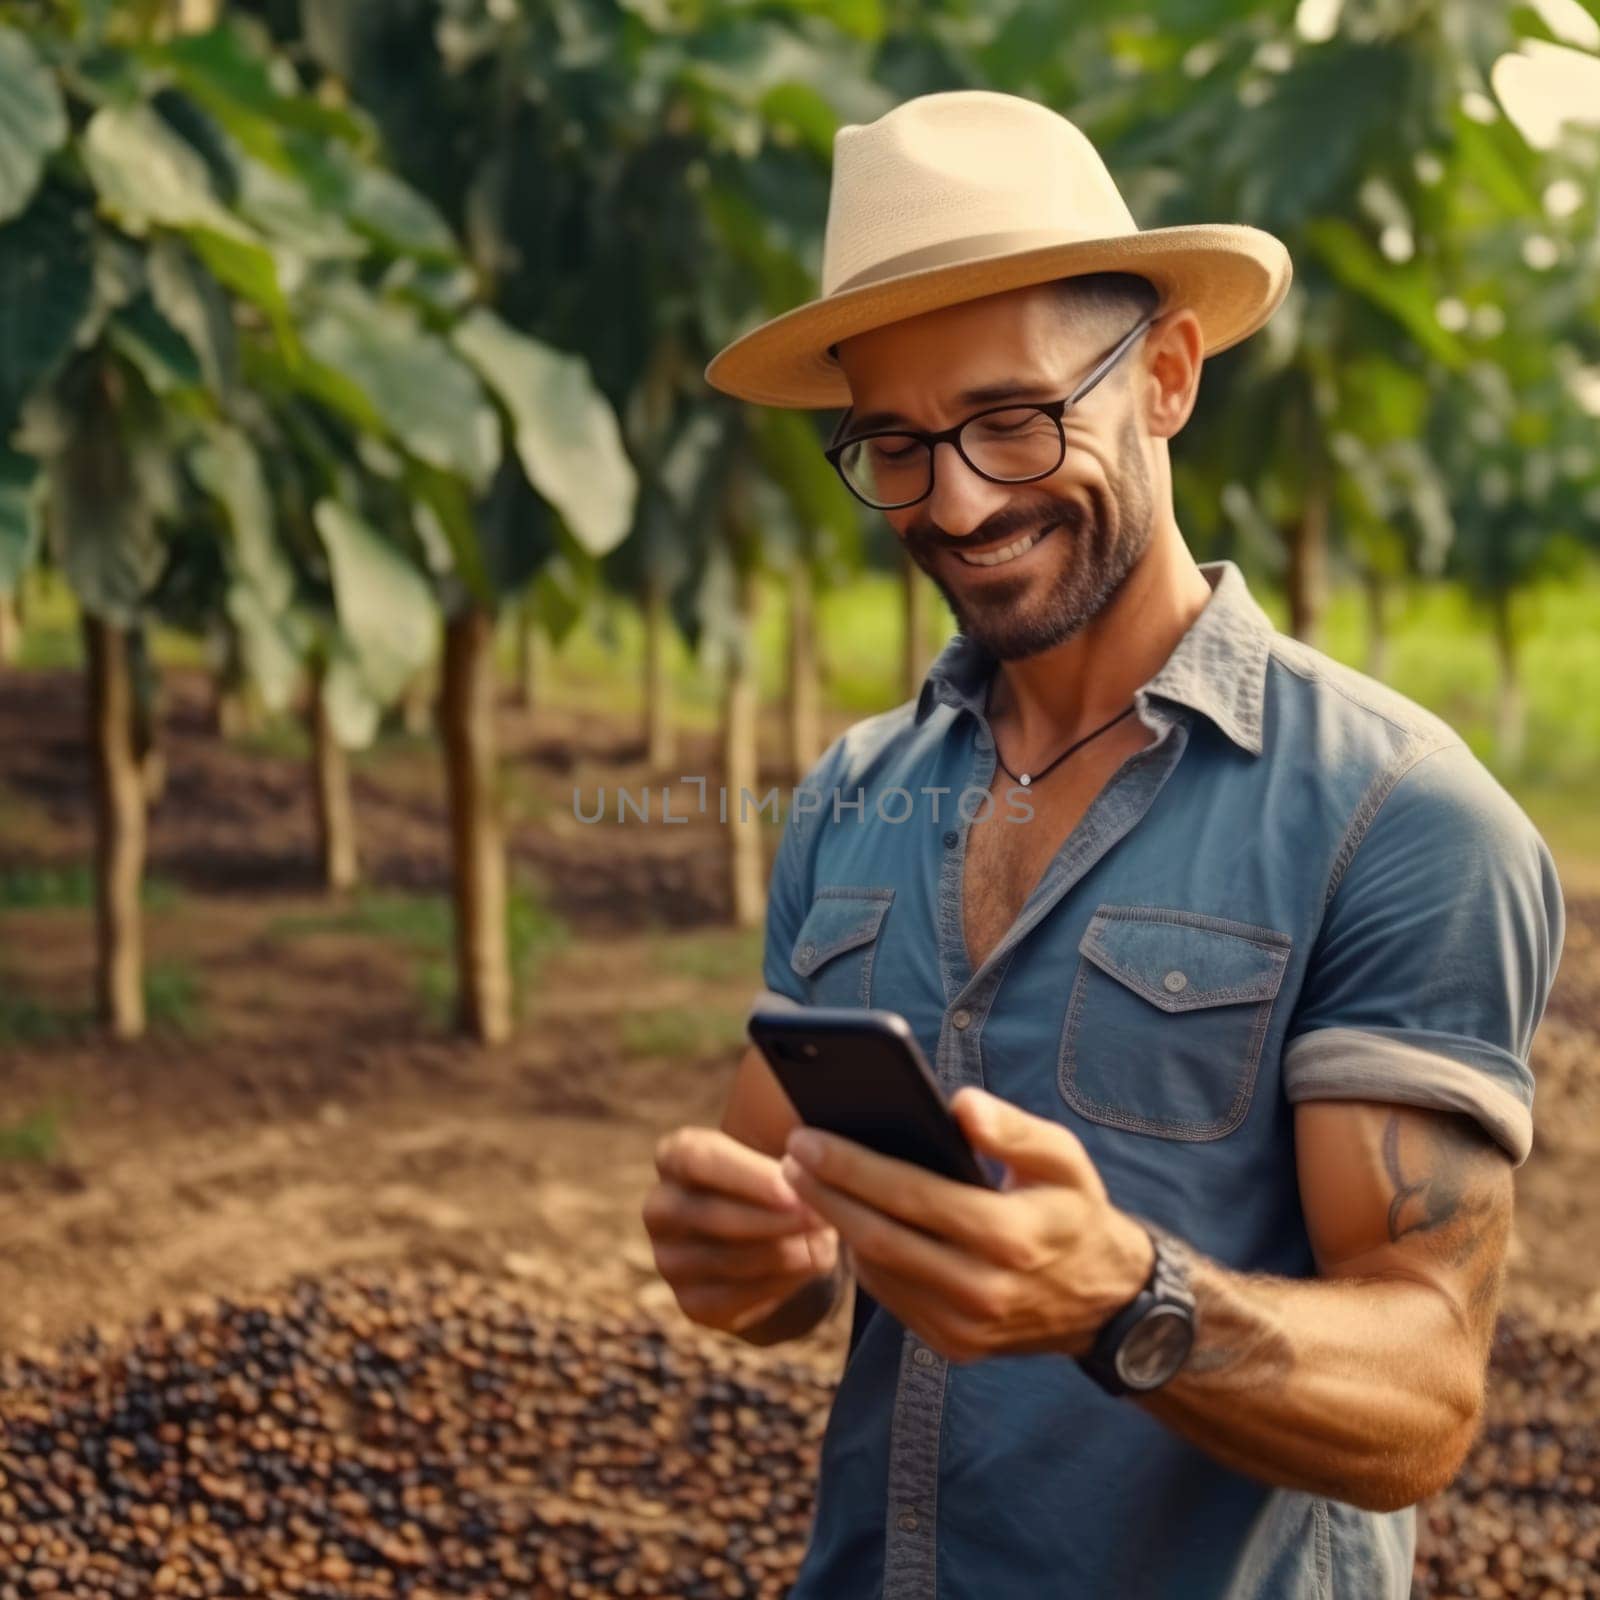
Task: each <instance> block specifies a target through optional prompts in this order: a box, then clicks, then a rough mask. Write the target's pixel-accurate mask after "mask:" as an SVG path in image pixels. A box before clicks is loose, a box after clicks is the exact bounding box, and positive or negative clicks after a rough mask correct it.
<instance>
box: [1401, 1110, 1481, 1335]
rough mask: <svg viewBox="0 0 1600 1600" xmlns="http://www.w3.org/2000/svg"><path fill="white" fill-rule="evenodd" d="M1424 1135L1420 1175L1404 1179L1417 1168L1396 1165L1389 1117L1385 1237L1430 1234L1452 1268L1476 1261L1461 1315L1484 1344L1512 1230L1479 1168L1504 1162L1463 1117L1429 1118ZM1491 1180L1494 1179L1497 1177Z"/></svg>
mask: <svg viewBox="0 0 1600 1600" xmlns="http://www.w3.org/2000/svg"><path fill="white" fill-rule="evenodd" d="M1413 1126H1415V1124H1413ZM1426 1129H1427V1133H1426V1137H1427V1140H1428V1151H1427V1155H1426V1156H1425V1157H1424V1158H1423V1160H1422V1161H1421V1163H1420V1171H1419V1172H1418V1175H1417V1176H1415V1177H1412V1178H1408V1177H1407V1176H1406V1171H1405V1167H1406V1166H1407V1165H1410V1166H1413V1167H1416V1166H1418V1165H1419V1163H1418V1162H1416V1161H1415V1160H1412V1161H1410V1162H1408V1163H1404V1164H1403V1163H1402V1161H1401V1157H1400V1118H1399V1117H1398V1116H1391V1117H1390V1118H1389V1120H1388V1122H1387V1123H1385V1125H1384V1130H1383V1161H1384V1167H1385V1170H1386V1171H1387V1172H1388V1174H1389V1179H1390V1182H1392V1183H1393V1184H1394V1199H1393V1200H1392V1201H1391V1202H1390V1205H1389V1237H1390V1238H1391V1239H1393V1240H1400V1239H1403V1238H1406V1237H1408V1236H1411V1235H1416V1234H1431V1235H1433V1236H1434V1243H1435V1247H1436V1250H1437V1254H1438V1257H1439V1259H1440V1260H1441V1261H1443V1262H1444V1263H1446V1264H1447V1265H1448V1266H1451V1267H1465V1266H1467V1265H1468V1264H1469V1263H1471V1262H1472V1261H1473V1260H1474V1259H1475V1258H1481V1260H1482V1265H1481V1267H1480V1268H1479V1270H1478V1271H1477V1272H1476V1274H1475V1275H1474V1277H1473V1279H1472V1282H1471V1285H1470V1287H1469V1289H1468V1292H1467V1304H1466V1308H1465V1309H1466V1314H1467V1317H1468V1319H1469V1321H1471V1322H1472V1323H1473V1324H1474V1325H1475V1326H1476V1327H1477V1328H1478V1330H1479V1336H1480V1338H1487V1337H1488V1329H1489V1327H1490V1323H1491V1319H1492V1316H1493V1312H1494V1307H1495V1305H1496V1303H1497V1302H1498V1300H1499V1297H1500V1288H1501V1281H1502V1278H1503V1267H1502V1262H1501V1253H1500V1249H1499V1246H1500V1245H1502V1244H1503V1243H1504V1239H1505V1235H1506V1233H1507V1232H1508V1231H1509V1230H1510V1217H1509V1215H1508V1214H1507V1213H1506V1212H1505V1211H1504V1209H1503V1208H1502V1207H1501V1206H1500V1205H1499V1203H1498V1193H1499V1186H1498V1184H1497V1185H1496V1189H1495V1190H1491V1189H1490V1188H1489V1187H1488V1186H1487V1184H1486V1183H1485V1181H1484V1178H1485V1170H1486V1169H1485V1162H1495V1163H1498V1162H1499V1161H1501V1160H1502V1157H1501V1156H1500V1155H1499V1154H1498V1152H1496V1151H1494V1150H1493V1149H1492V1148H1491V1146H1490V1145H1489V1143H1488V1142H1487V1136H1486V1135H1485V1134H1484V1133H1483V1132H1482V1130H1481V1129H1479V1127H1478V1126H1477V1124H1476V1123H1475V1122H1472V1121H1471V1120H1470V1119H1469V1118H1467V1117H1466V1116H1465V1115H1462V1116H1451V1117H1439V1118H1432V1119H1430V1120H1429V1121H1428V1123H1427V1124H1426ZM1495 1175H1496V1178H1497V1179H1498V1178H1499V1176H1500V1175H1499V1173H1498V1171H1497V1172H1496V1174H1495ZM1490 1246H1493V1247H1494V1248H1490Z"/></svg>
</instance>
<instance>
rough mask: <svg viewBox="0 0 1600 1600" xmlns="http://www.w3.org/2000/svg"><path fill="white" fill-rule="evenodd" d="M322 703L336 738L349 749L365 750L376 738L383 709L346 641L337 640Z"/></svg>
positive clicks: (323, 681)
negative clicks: (326, 710)
mask: <svg viewBox="0 0 1600 1600" xmlns="http://www.w3.org/2000/svg"><path fill="white" fill-rule="evenodd" d="M322 703H323V704H324V705H325V706H326V707H327V709H328V720H329V721H330V722H331V723H332V724H333V736H334V738H335V739H337V740H338V741H339V743H340V744H341V745H343V746H344V747H345V749H346V750H364V749H366V748H367V746H368V745H370V744H371V743H372V741H373V739H374V738H375V737H376V736H377V732H378V725H379V723H380V721H381V720H382V715H383V706H382V704H381V703H380V702H379V701H378V699H377V697H376V696H375V695H374V694H373V692H372V690H371V688H370V687H369V686H368V683H367V680H366V678H365V677H364V676H363V674H362V670H361V663H360V662H359V660H358V659H357V658H356V656H355V653H354V652H353V651H352V650H351V649H350V647H349V645H348V644H347V643H346V642H345V641H344V640H343V639H339V640H336V642H335V646H334V650H333V654H332V658H331V660H330V661H329V663H328V672H327V676H326V677H324V678H323V680H322Z"/></svg>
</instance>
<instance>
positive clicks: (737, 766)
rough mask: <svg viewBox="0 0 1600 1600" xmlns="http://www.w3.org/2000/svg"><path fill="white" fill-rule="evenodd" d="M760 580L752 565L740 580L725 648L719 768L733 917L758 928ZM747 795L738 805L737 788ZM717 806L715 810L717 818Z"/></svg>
mask: <svg viewBox="0 0 1600 1600" xmlns="http://www.w3.org/2000/svg"><path fill="white" fill-rule="evenodd" d="M760 601H761V585H760V581H759V577H758V575H757V573H756V572H755V571H753V570H751V571H748V572H746V573H744V574H743V575H742V576H741V577H740V580H739V622H740V627H739V641H738V645H737V647H736V648H734V649H730V650H729V652H728V665H727V669H726V670H727V677H726V679H725V681H724V693H723V704H722V771H723V787H724V793H725V797H726V798H725V801H724V808H725V809H726V812H727V824H726V827H727V834H726V836H727V840H728V881H729V883H730V884H731V886H732V890H733V922H734V926H735V927H738V928H758V927H760V926H761V923H762V921H763V919H764V918H765V916H766V909H767V907H766V867H765V860H764V855H763V851H762V847H761V828H762V821H761V813H760V812H759V811H758V810H757V809H756V805H755V803H754V802H757V801H759V799H760V790H759V789H758V787H757V785H758V783H759V779H760V771H759V769H760V762H759V751H758V743H757V738H756V716H757V712H758V710H759V690H758V680H757V672H756V648H755V644H756V618H757V613H758V611H759V609H760ZM746 789H748V790H749V792H750V796H751V801H750V802H749V803H747V804H745V805H741V791H743V790H746ZM721 814H722V813H721V810H719V812H718V817H719V820H720V818H721Z"/></svg>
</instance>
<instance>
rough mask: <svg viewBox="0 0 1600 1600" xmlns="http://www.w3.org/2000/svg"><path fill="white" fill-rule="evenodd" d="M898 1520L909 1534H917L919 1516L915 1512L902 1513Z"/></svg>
mask: <svg viewBox="0 0 1600 1600" xmlns="http://www.w3.org/2000/svg"><path fill="white" fill-rule="evenodd" d="M897 1520H898V1522H899V1524H900V1526H901V1527H902V1528H903V1529H904V1530H905V1531H906V1532H907V1533H915V1532H916V1531H917V1514H916V1512H915V1511H902V1512H901V1513H900V1515H899V1517H898V1519H897Z"/></svg>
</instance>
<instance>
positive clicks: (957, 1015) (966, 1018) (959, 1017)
mask: <svg viewBox="0 0 1600 1600" xmlns="http://www.w3.org/2000/svg"><path fill="white" fill-rule="evenodd" d="M971 1021H972V1013H971V1012H970V1011H968V1010H967V1008H966V1007H965V1006H963V1007H962V1008H961V1009H960V1010H959V1011H952V1012H951V1013H950V1025H951V1026H952V1027H955V1028H964V1027H966V1025H967V1024H968V1023H969V1022H971Z"/></svg>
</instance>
